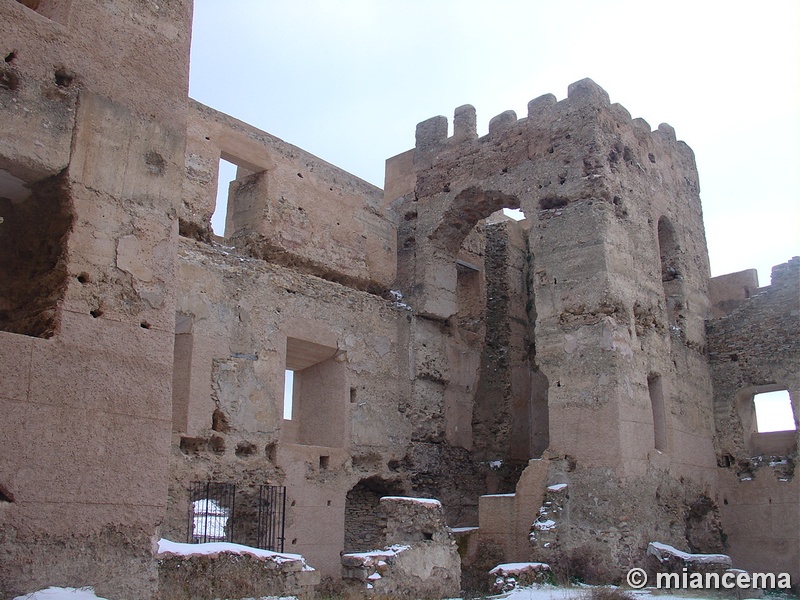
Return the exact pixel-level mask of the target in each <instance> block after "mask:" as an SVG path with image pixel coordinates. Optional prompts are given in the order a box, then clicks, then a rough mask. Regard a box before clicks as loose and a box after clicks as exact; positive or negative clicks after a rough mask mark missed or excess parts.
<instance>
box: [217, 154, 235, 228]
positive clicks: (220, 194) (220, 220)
mask: <svg viewBox="0 0 800 600" xmlns="http://www.w3.org/2000/svg"><path fill="white" fill-rule="evenodd" d="M236 170H237V167H236V165H235V164H234V163H233V162H231V161H228V160H225V159H224V158H220V159H219V171H218V176H217V205H216V208H215V209H214V214H213V215H212V216H211V229H213V230H214V234H215V235H218V236H220V237H225V233H226V232H225V222H226V220H227V217H228V202H229V201H230V188H231V183H232V182H233V181H235V180H236Z"/></svg>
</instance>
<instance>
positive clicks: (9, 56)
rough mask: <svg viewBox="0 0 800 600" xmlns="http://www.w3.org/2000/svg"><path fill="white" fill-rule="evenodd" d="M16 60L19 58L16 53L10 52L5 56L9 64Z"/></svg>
mask: <svg viewBox="0 0 800 600" xmlns="http://www.w3.org/2000/svg"><path fill="white" fill-rule="evenodd" d="M16 58H17V53H16V52H9V53H8V54H6V56H5V61H6V62H7V63H13V62H14V60H15V59H16Z"/></svg>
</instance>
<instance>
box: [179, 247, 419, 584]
mask: <svg viewBox="0 0 800 600" xmlns="http://www.w3.org/2000/svg"><path fill="white" fill-rule="evenodd" d="M178 283H179V293H178V299H177V312H178V314H179V315H180V319H181V321H184V320H186V321H189V322H190V323H191V327H188V326H187V327H185V328H184V330H188V331H190V334H188V335H190V336H191V345H190V347H189V350H188V352H189V354H190V356H189V357H188V358H186V357H184V358H182V359H181V360H182V363H181V364H184V365H186V364H188V365H190V366H191V368H184V369H182V370H181V369H179V368H178V367H177V363H176V370H175V378H176V381H179V380H180V381H183V382H184V383H183V384H181V385H177V386H175V388H174V389H176V390H179V389H182V387H188V388H189V389H190V390H191V391H190V392H189V394H188V396H187V397H188V404H187V407H186V412H185V418H183V417H182V418H180V419H178V420H177V421H175V422H174V423H173V431H174V434H173V453H172V461H171V463H172V464H171V468H172V479H171V485H170V504H169V507H168V513H167V521H166V524H165V527H164V535H165V537H168V538H170V539H175V540H177V541H184V540H185V539H186V538H187V535H188V531H187V515H189V514H190V506H189V503H190V498H189V488H190V486H191V483H192V482H193V481H204V480H207V479H211V480H212V481H215V482H225V483H230V484H234V485H235V486H236V489H237V492H236V493H237V503H236V506H237V508H236V510H237V511H239V510H240V508H239V507H241V508H242V510H244V507H245V506H250V505H252V502H253V499H252V495H253V494H254V493H255V491H257V488H258V486H259V485H264V484H266V485H277V486H284V487H285V488H286V508H285V515H286V521H285V526H286V529H285V535H284V537H285V544H284V547H283V548H281V550H285V551H286V552H292V553H299V554H302V555H303V556H304V557H306V559H307V560H308V562H309V564H310V565H311V566H313V567H314V568H316V569H318V570H320V571H321V572H322V573H323V574H325V575H334V574H338V571H339V552H340V551H341V550H342V547H343V542H344V540H345V532H346V531H349V532H350V533H351V537H350V538H349V541H348V544H349V546H350V547H351V548H352V547H356V549H359V550H364V549H369V548H364V547H363V546H360V545H359V544H364V543H368V536H367V537H366V538H364V539H363V540H362V539H360V537H359V536H358V535H357V532H358V531H360V529H359V527H358V526H346V523H345V520H346V519H355V518H357V515H356V512H357V511H354V510H353V511H351V514H350V516H349V517H348V516H347V514H348V513H347V510H348V506H349V505H348V502H351V503H352V498H353V495H354V493H355V492H353V490H354V489H355V488H357V487H358V485H359V482H361V481H362V480H370V478H377V479H382V480H384V481H386V484H385V486H384V487H381V486H378V487H379V488H380V489H384V488H385V489H388V490H391V491H394V492H402V491H405V490H404V488H403V486H402V485H401V481H400V477H399V476H398V475H397V474H396V473H393V472H392V471H391V470H390V469H389V467H388V464H389V463H390V461H392V460H396V459H399V458H400V457H402V456H403V453H404V452H405V444H404V442H403V441H404V440H407V439H408V437H409V424H408V422H407V420H406V418H405V417H404V415H403V414H402V413H401V412H399V411H398V404H399V402H400V399H401V398H402V393H401V390H400V389H399V386H398V383H397V382H398V381H401V380H402V378H401V375H400V373H399V371H398V363H397V361H396V358H395V357H396V356H397V355H398V354H402V353H403V352H402V350H401V346H400V344H401V341H400V340H401V336H402V332H403V331H404V330H406V329H407V327H408V322H407V321H406V314H407V311H406V310H405V309H403V308H399V307H396V306H394V305H393V304H392V303H391V302H389V301H387V300H384V299H382V298H380V297H377V296H375V295H372V294H369V293H366V292H362V291H359V290H354V289H352V288H348V287H346V286H343V285H341V284H338V283H334V282H330V281H327V280H325V279H322V278H319V277H316V276H313V275H309V274H304V273H302V272H298V271H295V270H293V269H289V268H286V267H284V266H281V265H277V264H273V263H270V262H267V261H263V260H259V259H253V258H250V257H247V256H246V255H244V256H242V255H236V254H234V253H233V252H232V251H231V249H230V248H225V247H222V246H216V245H208V244H206V243H203V242H198V241H196V240H192V239H187V238H182V239H181V246H180V253H179V257H178ZM179 335H187V334H176V344H177V343H178V336H179ZM187 347H188V345H187V344H184V345H183V348H187ZM176 348H177V346H176ZM176 356H177V354H176ZM287 371H292V372H293V374H294V391H293V394H292V398H291V401H292V407H291V409H290V410H289V411H288V412H287V410H286V408H287V407H286V406H285V403H286V402H288V401H289V398H288V397H287V396H286V395H285V389H286V388H285V385H284V384H285V378H286V377H287ZM351 492H353V493H351ZM351 508H352V506H351ZM256 519H257V516H256V514H255V513H253V514H244V513H242V514H241V515H240V516H239V517H237V520H236V522H235V524H234V526H235V531H234V539H233V541H236V542H238V543H251V539H250V538H247V539H245V538H242V537H237V536H245V537H246V536H247V535H249V534H247V531H249V529H248V528H252V529H254V528H255V522H256ZM248 524H249V525H248ZM351 525H352V524H351ZM354 532H355V533H354Z"/></svg>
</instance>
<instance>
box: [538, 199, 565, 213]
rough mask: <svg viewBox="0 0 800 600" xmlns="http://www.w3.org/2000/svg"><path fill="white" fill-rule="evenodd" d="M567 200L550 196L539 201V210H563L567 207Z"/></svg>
mask: <svg viewBox="0 0 800 600" xmlns="http://www.w3.org/2000/svg"><path fill="white" fill-rule="evenodd" d="M567 203H568V200H567V199H566V198H559V197H558V196H550V197H548V198H542V199H541V200H539V208H541V209H542V210H550V209H552V208H563V207H565V206H566V205H567Z"/></svg>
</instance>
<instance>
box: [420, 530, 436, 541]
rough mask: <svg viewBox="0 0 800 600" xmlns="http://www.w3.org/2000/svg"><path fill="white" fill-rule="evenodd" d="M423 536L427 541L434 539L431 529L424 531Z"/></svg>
mask: <svg viewBox="0 0 800 600" xmlns="http://www.w3.org/2000/svg"><path fill="white" fill-rule="evenodd" d="M422 537H423V538H424V539H425V540H427V541H431V540H432V539H433V534H432V533H431V532H429V531H423V532H422Z"/></svg>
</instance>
